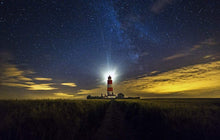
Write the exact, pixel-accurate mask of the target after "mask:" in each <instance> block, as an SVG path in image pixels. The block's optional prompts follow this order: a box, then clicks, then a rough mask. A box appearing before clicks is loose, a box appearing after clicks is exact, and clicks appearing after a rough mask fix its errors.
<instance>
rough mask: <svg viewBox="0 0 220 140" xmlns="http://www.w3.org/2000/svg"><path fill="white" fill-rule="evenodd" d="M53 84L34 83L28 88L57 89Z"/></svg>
mask: <svg viewBox="0 0 220 140" xmlns="http://www.w3.org/2000/svg"><path fill="white" fill-rule="evenodd" d="M51 85H52V84H51V83H49V84H33V85H29V86H28V90H54V89H57V88H55V87H52V86H51Z"/></svg>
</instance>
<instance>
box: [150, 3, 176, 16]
mask: <svg viewBox="0 0 220 140" xmlns="http://www.w3.org/2000/svg"><path fill="white" fill-rule="evenodd" d="M171 3H172V0H157V1H156V2H154V4H153V5H152V7H151V12H153V13H156V14H159V13H160V12H162V11H163V10H164V8H166V7H167V6H168V5H169V4H171Z"/></svg>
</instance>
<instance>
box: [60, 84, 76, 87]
mask: <svg viewBox="0 0 220 140" xmlns="http://www.w3.org/2000/svg"><path fill="white" fill-rule="evenodd" d="M61 85H63V86H69V87H76V84H75V83H61Z"/></svg>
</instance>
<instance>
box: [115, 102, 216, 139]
mask: <svg viewBox="0 0 220 140" xmlns="http://www.w3.org/2000/svg"><path fill="white" fill-rule="evenodd" d="M117 103H118V105H119V106H120V107H121V110H123V112H125V116H126V117H125V120H126V121H127V127H130V128H131V130H132V131H133V130H135V131H133V132H131V133H133V138H134V139H135V138H136V139H147V138H150V139H219V138H220V134H219V132H220V99H148V100H117Z"/></svg>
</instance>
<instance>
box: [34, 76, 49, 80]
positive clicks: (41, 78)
mask: <svg viewBox="0 0 220 140" xmlns="http://www.w3.org/2000/svg"><path fill="white" fill-rule="evenodd" d="M34 79H35V80H38V81H51V80H52V78H43V77H37V78H34Z"/></svg>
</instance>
